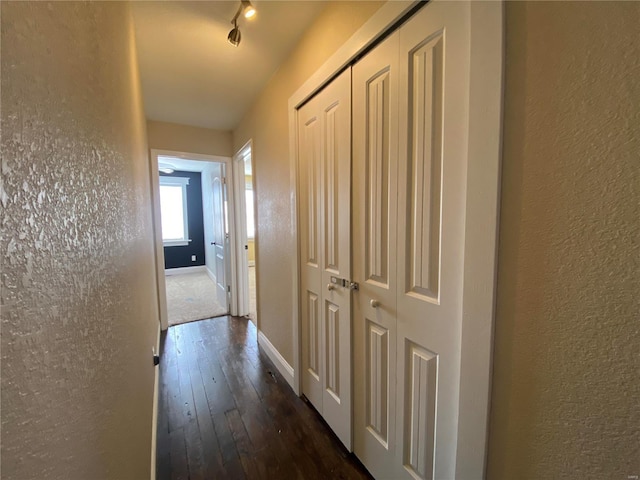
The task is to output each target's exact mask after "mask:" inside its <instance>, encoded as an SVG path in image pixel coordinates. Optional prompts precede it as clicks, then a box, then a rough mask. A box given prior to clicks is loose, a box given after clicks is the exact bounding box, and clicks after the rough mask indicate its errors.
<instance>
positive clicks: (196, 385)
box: [183, 329, 224, 478]
mask: <svg viewBox="0 0 640 480" xmlns="http://www.w3.org/2000/svg"><path fill="white" fill-rule="evenodd" d="M197 333H198V332H197V331H194V330H190V329H184V330H183V335H184V340H185V345H186V346H187V349H188V352H185V353H186V354H185V356H184V359H185V360H186V363H187V365H188V369H189V377H190V381H191V392H192V395H193V402H194V403H193V406H194V409H195V414H196V420H197V424H198V431H199V432H200V442H201V445H202V454H203V463H202V470H203V474H204V477H205V478H217V477H219V476H222V474H223V472H224V469H223V467H222V456H221V454H220V445H219V444H218V438H217V437H216V432H215V429H214V427H213V420H212V419H211V412H210V411H209V403H208V401H207V395H206V393H205V389H204V384H203V382H202V376H201V374H200V368H199V366H198V358H197V354H196V351H197V342H201V340H199V339H198V335H197Z"/></svg>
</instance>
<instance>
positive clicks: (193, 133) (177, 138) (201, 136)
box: [147, 120, 233, 157]
mask: <svg viewBox="0 0 640 480" xmlns="http://www.w3.org/2000/svg"><path fill="white" fill-rule="evenodd" d="M147 135H148V138H149V148H155V149H158V150H172V151H174V152H187V153H199V154H202V155H219V156H221V157H231V156H232V155H233V151H232V148H231V132H226V131H222V130H213V129H211V128H202V127H193V126H191V125H180V124H177V123H167V122H158V121H155V120H147Z"/></svg>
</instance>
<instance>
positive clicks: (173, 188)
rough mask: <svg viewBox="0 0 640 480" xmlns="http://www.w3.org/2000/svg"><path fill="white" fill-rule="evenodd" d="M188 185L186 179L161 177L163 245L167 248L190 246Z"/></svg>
mask: <svg viewBox="0 0 640 480" xmlns="http://www.w3.org/2000/svg"><path fill="white" fill-rule="evenodd" d="M187 185H189V179H188V178H184V177H164V176H161V177H160V212H161V216H162V243H163V244H164V246H165V247H173V246H178V245H188V244H189V242H190V241H191V240H189V222H188V216H187Z"/></svg>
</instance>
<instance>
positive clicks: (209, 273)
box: [204, 265, 216, 283]
mask: <svg viewBox="0 0 640 480" xmlns="http://www.w3.org/2000/svg"><path fill="white" fill-rule="evenodd" d="M204 269H205V270H206V271H207V275H209V278H210V279H211V280H212V281H213V283H216V276H215V275H214V274H213V272H212V271H211V270H209V267H207V266H206V265H205V268H204Z"/></svg>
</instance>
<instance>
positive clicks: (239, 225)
mask: <svg viewBox="0 0 640 480" xmlns="http://www.w3.org/2000/svg"><path fill="white" fill-rule="evenodd" d="M247 150H251V181H252V184H253V186H255V176H254V171H253V150H252V141H251V140H249V141H248V142H247V143H245V144H244V145H243V146H242V148H241V149H240V150H238V151H237V152H236V154H235V155H234V156H233V178H234V187H235V202H236V209H235V216H234V222H235V226H236V232H237V235H236V251H237V252H238V255H237V256H236V257H235V258H234V263H235V264H236V271H237V272H238V276H237V277H238V278H237V280H238V282H237V285H236V286H237V295H236V308H237V312H238V315H248V314H249V313H250V312H246V313H243V305H244V304H245V303H248V301H249V277H248V275H247V276H246V278H244V277H245V276H244V275H243V273H242V272H243V271H244V266H245V264H247V263H248V252H246V250H245V248H244V246H245V245H247V244H248V243H247V242H248V238H247V206H246V200H245V195H244V191H245V188H246V187H245V182H244V156H245V153H246V151H247ZM254 195H255V188H254ZM254 213H255V197H254ZM254 225H255V218H254ZM257 243H258V242H257V232H256V233H255V236H254V245H257ZM256 250H257V249H256ZM256 259H257V258H256ZM257 263H258V262H256V264H257ZM256 268H257V267H256ZM256 308H257V307H256ZM256 316H257V315H256ZM253 321H254V322H255V323H256V328H257V326H258V325H257V319H255V318H254V319H253Z"/></svg>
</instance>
